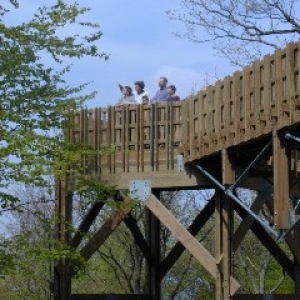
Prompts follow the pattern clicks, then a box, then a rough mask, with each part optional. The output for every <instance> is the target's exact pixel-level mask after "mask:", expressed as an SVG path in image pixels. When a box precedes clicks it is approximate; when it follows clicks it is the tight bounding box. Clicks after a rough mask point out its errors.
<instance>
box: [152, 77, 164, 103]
mask: <svg viewBox="0 0 300 300" xmlns="http://www.w3.org/2000/svg"><path fill="white" fill-rule="evenodd" d="M167 84H168V79H167V78H166V77H160V78H159V82H158V85H159V90H158V91H157V92H156V94H155V95H154V96H153V97H152V98H151V101H150V102H151V103H155V102H164V101H166V99H167V97H168V93H167Z"/></svg>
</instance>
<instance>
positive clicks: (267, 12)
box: [167, 0, 300, 66]
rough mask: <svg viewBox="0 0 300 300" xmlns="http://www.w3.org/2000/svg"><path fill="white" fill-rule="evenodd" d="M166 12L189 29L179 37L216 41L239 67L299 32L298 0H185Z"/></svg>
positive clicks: (220, 49)
mask: <svg viewBox="0 0 300 300" xmlns="http://www.w3.org/2000/svg"><path fill="white" fill-rule="evenodd" d="M167 13H168V14H169V16H170V17H171V18H172V19H176V20H180V21H182V22H183V24H184V25H185V29H186V32H185V33H183V34H178V33H177V35H178V36H180V37H182V38H187V39H189V40H192V41H193V42H197V43H205V42H213V44H214V46H215V48H216V49H217V50H218V52H219V53H220V54H222V55H224V56H225V57H227V58H229V59H230V61H231V62H233V63H234V64H236V65H239V66H240V65H246V64H250V63H251V62H253V61H254V60H256V59H257V58H259V57H260V56H261V55H262V52H264V49H267V50H269V49H270V47H271V48H280V47H282V46H283V45H284V44H285V43H287V42H290V41H293V40H296V39H298V37H299V33H300V21H299V3H298V1H296V0H288V1H285V0H269V1H266V0H236V1H232V0H182V1H181V8H180V10H178V11H172V10H170V11H168V12H167Z"/></svg>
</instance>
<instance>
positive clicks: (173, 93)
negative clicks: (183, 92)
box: [165, 85, 180, 102]
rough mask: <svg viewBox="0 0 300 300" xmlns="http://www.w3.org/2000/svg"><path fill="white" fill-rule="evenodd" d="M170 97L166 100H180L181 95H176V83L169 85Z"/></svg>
mask: <svg viewBox="0 0 300 300" xmlns="http://www.w3.org/2000/svg"><path fill="white" fill-rule="evenodd" d="M167 92H168V97H167V99H166V100H165V101H174V102H175V101H180V97H179V96H177V95H176V87H175V85H169V86H168V87H167Z"/></svg>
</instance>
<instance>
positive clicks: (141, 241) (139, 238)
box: [124, 212, 151, 263]
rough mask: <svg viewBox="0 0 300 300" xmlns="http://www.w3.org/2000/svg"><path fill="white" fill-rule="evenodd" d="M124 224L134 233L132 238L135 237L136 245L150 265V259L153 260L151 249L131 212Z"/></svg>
mask: <svg viewBox="0 0 300 300" xmlns="http://www.w3.org/2000/svg"><path fill="white" fill-rule="evenodd" d="M124 223H125V224H126V226H127V228H128V229H129V230H130V232H131V233H132V236H133V237H134V240H135V242H136V244H137V245H138V246H139V248H140V250H141V252H142V253H143V255H144V257H145V259H146V261H147V262H148V263H149V262H150V259H151V256H150V249H149V247H148V244H147V242H146V240H145V238H144V236H143V234H142V232H141V230H140V229H139V227H138V225H137V220H136V219H135V218H134V217H133V216H132V214H131V213H130V212H129V213H128V215H127V217H126V218H125V219H124Z"/></svg>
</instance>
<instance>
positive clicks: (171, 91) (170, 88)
mask: <svg viewBox="0 0 300 300" xmlns="http://www.w3.org/2000/svg"><path fill="white" fill-rule="evenodd" d="M167 92H168V94H169V95H171V96H172V95H175V92H176V87H175V85H169V86H168V88H167Z"/></svg>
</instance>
